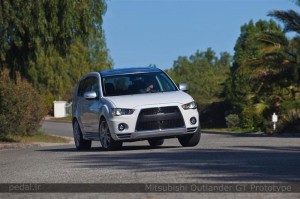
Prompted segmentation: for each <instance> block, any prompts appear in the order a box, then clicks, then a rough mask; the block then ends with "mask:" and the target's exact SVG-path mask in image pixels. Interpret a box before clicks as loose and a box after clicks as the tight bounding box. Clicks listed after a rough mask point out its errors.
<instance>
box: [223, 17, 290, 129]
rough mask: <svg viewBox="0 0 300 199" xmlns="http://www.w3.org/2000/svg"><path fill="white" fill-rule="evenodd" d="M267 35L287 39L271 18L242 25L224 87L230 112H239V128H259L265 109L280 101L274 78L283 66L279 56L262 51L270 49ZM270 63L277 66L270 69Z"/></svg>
mask: <svg viewBox="0 0 300 199" xmlns="http://www.w3.org/2000/svg"><path fill="white" fill-rule="evenodd" d="M263 35H264V36H263ZM267 35H269V36H271V35H273V36H274V39H275V38H276V39H277V40H278V41H279V40H280V41H281V42H282V44H285V43H286V41H287V40H286V37H285V35H284V32H283V31H282V30H281V28H280V26H279V25H278V24H276V23H275V22H274V21H273V20H270V21H263V20H259V21H258V22H256V23H255V24H254V23H253V21H252V20H251V21H250V22H249V23H248V24H245V25H243V26H242V27H241V35H240V37H239V38H238V40H237V43H236V45H235V55H234V63H233V68H232V71H231V74H230V77H229V78H228V79H227V81H226V86H225V93H226V97H227V100H228V101H230V102H231V104H232V107H233V111H234V112H236V113H237V114H239V115H240V117H241V125H242V127H245V128H249V129H256V128H258V127H259V126H260V125H261V124H262V123H263V121H264V119H263V118H264V117H265V118H266V117H267V115H268V114H269V113H268V112H265V111H266V110H271V109H272V108H274V106H273V105H274V104H276V102H277V101H280V97H279V95H278V92H279V91H280V89H281V88H282V87H281V86H282V85H281V84H280V83H283V82H282V81H274V80H275V79H276V78H278V75H279V76H280V75H283V73H281V72H280V68H282V66H279V65H280V62H279V59H280V56H273V57H272V58H271V56H266V53H265V52H267V51H268V50H269V51H270V50H271V48H270V43H268V42H267V39H268V38H267V37H266V36H267ZM275 36H276V37H275ZM263 40H264V42H263ZM275 46H276V45H275ZM271 54H272V53H271ZM271 54H269V55H271ZM273 55H274V54H273ZM277 55H279V54H277ZM271 62H273V63H277V66H276V67H277V68H276V67H275V66H274V67H273V68H272V67H271V66H270V63H271ZM275 68H276V70H275Z"/></svg>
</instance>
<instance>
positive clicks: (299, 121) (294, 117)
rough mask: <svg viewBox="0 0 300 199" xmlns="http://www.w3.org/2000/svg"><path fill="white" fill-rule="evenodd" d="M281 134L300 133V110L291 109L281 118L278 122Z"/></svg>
mask: <svg viewBox="0 0 300 199" xmlns="http://www.w3.org/2000/svg"><path fill="white" fill-rule="evenodd" d="M278 132H279V133H295V132H300V109H298V108H292V109H289V110H288V111H287V112H286V113H285V114H283V115H282V116H281V117H279V121H278Z"/></svg>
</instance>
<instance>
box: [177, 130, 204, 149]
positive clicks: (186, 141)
mask: <svg viewBox="0 0 300 199" xmlns="http://www.w3.org/2000/svg"><path fill="white" fill-rule="evenodd" d="M200 135H201V131H200V127H199V128H198V130H197V131H196V132H195V133H193V134H189V135H184V136H181V137H178V141H179V142H180V144H181V146H183V147H193V146H196V145H197V144H198V143H199V141H200Z"/></svg>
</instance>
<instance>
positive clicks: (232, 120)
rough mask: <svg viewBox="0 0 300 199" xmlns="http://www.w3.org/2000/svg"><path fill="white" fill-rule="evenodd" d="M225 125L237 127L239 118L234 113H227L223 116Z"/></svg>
mask: <svg viewBox="0 0 300 199" xmlns="http://www.w3.org/2000/svg"><path fill="white" fill-rule="evenodd" d="M225 120H226V126H227V127H228V128H235V127H238V126H239V124H240V118H239V116H238V115H236V114H229V115H227V116H226V117H225Z"/></svg>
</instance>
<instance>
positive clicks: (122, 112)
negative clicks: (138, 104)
mask: <svg viewBox="0 0 300 199" xmlns="http://www.w3.org/2000/svg"><path fill="white" fill-rule="evenodd" d="M133 112H134V109H125V108H112V109H111V114H112V115H113V116H120V115H131V114H132V113H133Z"/></svg>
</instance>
